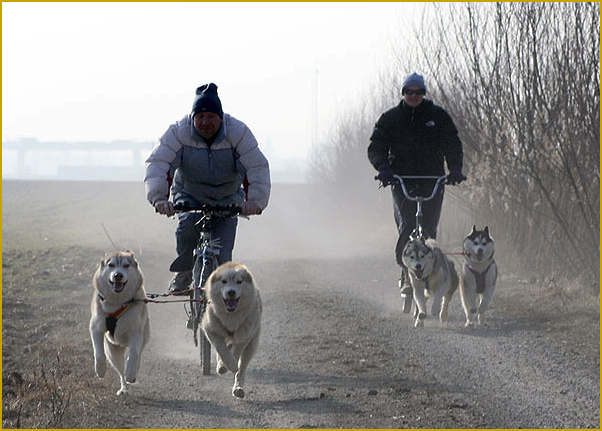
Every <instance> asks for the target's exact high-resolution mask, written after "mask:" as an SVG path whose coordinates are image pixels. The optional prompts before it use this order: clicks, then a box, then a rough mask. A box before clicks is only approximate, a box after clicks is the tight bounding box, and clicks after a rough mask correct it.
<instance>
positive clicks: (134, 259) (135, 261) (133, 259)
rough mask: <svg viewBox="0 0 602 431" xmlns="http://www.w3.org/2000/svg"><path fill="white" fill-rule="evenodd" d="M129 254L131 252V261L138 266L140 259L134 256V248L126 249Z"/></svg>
mask: <svg viewBox="0 0 602 431" xmlns="http://www.w3.org/2000/svg"><path fill="white" fill-rule="evenodd" d="M125 252H126V253H127V254H129V256H128V257H129V259H130V262H131V263H132V265H134V266H135V267H138V259H136V256H134V252H133V251H132V250H126V251H125Z"/></svg>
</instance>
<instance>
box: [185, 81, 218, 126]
mask: <svg viewBox="0 0 602 431" xmlns="http://www.w3.org/2000/svg"><path fill="white" fill-rule="evenodd" d="M199 112H215V113H216V114H217V115H219V116H220V117H222V118H223V116H224V111H222V102H221V101H220V100H219V97H218V95H217V85H215V84H214V83H210V84H205V85H201V86H200V87H199V88H197V89H196V95H195V96H194V103H193V104H192V116H194V115H195V114H198V113H199Z"/></svg>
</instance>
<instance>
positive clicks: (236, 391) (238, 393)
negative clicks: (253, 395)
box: [232, 386, 245, 398]
mask: <svg viewBox="0 0 602 431" xmlns="http://www.w3.org/2000/svg"><path fill="white" fill-rule="evenodd" d="M232 395H234V396H235V397H236V398H244V397H245V391H244V389H243V388H241V387H240V386H235V387H234V388H232Z"/></svg>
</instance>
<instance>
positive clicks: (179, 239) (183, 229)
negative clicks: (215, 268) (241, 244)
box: [170, 199, 238, 272]
mask: <svg viewBox="0 0 602 431" xmlns="http://www.w3.org/2000/svg"><path fill="white" fill-rule="evenodd" d="M186 200H187V201H188V202H190V203H191V204H192V205H194V204H197V202H196V201H195V200H193V199H186ZM201 217H202V216H201V214H199V213H192V212H189V213H180V214H178V227H177V228H176V252H177V253H178V257H177V258H176V260H175V261H174V262H173V263H172V266H171V267H170V270H171V271H177V272H184V271H192V267H193V265H194V260H193V253H192V252H193V250H194V248H195V247H196V245H197V243H198V239H199V233H200V226H198V225H196V223H197V222H198V221H199V220H200V219H201ZM237 226H238V219H237V218H236V217H233V218H226V219H215V220H213V229H212V230H211V238H212V239H213V240H215V239H216V238H219V244H220V246H221V247H220V253H219V255H218V256H217V261H218V263H219V264H220V265H221V264H222V263H225V262H228V261H231V260H232V249H234V241H235V239H236V227H237ZM176 262H177V264H176Z"/></svg>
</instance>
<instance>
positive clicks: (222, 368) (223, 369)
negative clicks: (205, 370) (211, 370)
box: [215, 362, 228, 374]
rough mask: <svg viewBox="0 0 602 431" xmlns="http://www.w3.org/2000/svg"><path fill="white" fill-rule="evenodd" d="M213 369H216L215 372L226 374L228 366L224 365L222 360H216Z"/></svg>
mask: <svg viewBox="0 0 602 431" xmlns="http://www.w3.org/2000/svg"><path fill="white" fill-rule="evenodd" d="M215 370H216V371H217V374H226V373H227V372H228V367H226V366H225V365H224V363H223V362H218V364H217V367H216V369H215Z"/></svg>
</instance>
